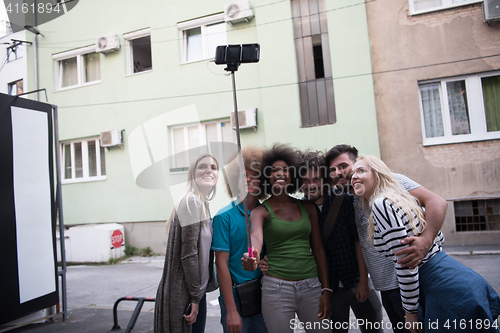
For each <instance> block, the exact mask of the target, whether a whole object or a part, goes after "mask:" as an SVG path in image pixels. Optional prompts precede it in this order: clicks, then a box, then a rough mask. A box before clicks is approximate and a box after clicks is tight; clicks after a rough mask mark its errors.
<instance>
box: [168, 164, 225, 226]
mask: <svg viewBox="0 0 500 333" xmlns="http://www.w3.org/2000/svg"><path fill="white" fill-rule="evenodd" d="M205 157H210V158H211V159H212V160H213V161H214V162H215V164H216V165H217V169H219V162H217V160H216V159H215V157H213V156H212V155H210V154H201V155H200V156H198V158H197V159H196V160H195V161H193V162H192V163H191V165H190V166H189V169H188V179H187V185H186V190H185V191H184V193H183V194H182V196H181V197H180V199H179V200H178V201H177V202H176V204H175V205H174V209H173V210H172V214H170V217H169V218H168V220H167V224H166V229H167V235H168V233H169V231H170V225H171V224H172V220H173V219H174V217H175V214H176V208H175V207H177V206H178V205H179V203H180V202H181V201H182V200H183V199H184V198H186V204H187V209H188V211H189V212H190V213H191V207H189V202H190V201H193V202H195V204H196V205H198V202H201V203H202V204H201V205H202V207H196V209H200V208H201V209H202V211H203V218H204V220H207V219H208V213H207V209H208V208H207V207H206V206H205V202H206V201H210V200H212V199H213V198H215V194H216V186H215V185H214V187H212V188H211V189H210V192H208V195H207V197H206V198H204V197H203V195H202V194H201V191H200V188H199V186H198V184H197V183H196V181H195V176H194V174H195V171H196V167H197V166H198V163H199V162H200V161H201V160H202V159H204V158H205ZM190 198H194V199H197V200H189V199H190Z"/></svg>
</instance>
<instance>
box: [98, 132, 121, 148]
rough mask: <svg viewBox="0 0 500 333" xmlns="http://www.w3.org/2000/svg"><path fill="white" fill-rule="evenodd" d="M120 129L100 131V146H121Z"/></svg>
mask: <svg viewBox="0 0 500 333" xmlns="http://www.w3.org/2000/svg"><path fill="white" fill-rule="evenodd" d="M122 142H123V140H122V131H120V130H117V129H112V130H110V131H105V132H101V147H113V146H120V147H122V149H123V146H122Z"/></svg>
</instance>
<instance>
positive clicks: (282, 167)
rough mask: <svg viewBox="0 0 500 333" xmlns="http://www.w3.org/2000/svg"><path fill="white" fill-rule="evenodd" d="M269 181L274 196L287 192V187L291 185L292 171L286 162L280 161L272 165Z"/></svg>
mask: <svg viewBox="0 0 500 333" xmlns="http://www.w3.org/2000/svg"><path fill="white" fill-rule="evenodd" d="M269 181H270V183H271V186H272V188H273V190H272V191H273V194H276V193H285V192H286V187H287V186H288V185H289V184H290V170H289V169H288V164H287V163H286V162H285V161H282V160H278V161H275V162H274V163H273V164H271V173H270V178H269Z"/></svg>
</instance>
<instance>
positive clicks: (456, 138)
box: [419, 72, 500, 146]
mask: <svg viewBox="0 0 500 333" xmlns="http://www.w3.org/2000/svg"><path fill="white" fill-rule="evenodd" d="M419 91H420V109H421V118H422V135H423V144H424V146H426V145H436V144H446V143H455V142H468V141H480V140H490V139H498V138H500V72H492V73H483V74H479V75H469V76H463V77H454V78H448V79H444V80H440V81H434V82H425V83H420V84H419Z"/></svg>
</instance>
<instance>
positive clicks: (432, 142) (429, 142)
mask: <svg viewBox="0 0 500 333" xmlns="http://www.w3.org/2000/svg"><path fill="white" fill-rule="evenodd" d="M497 139H500V132H491V134H485V135H472V134H464V135H459V136H456V137H452V138H443V137H439V138H429V139H424V140H423V142H422V145H423V146H424V147H426V146H437V145H448V144H453V143H464V142H475V141H487V140H497Z"/></svg>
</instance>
